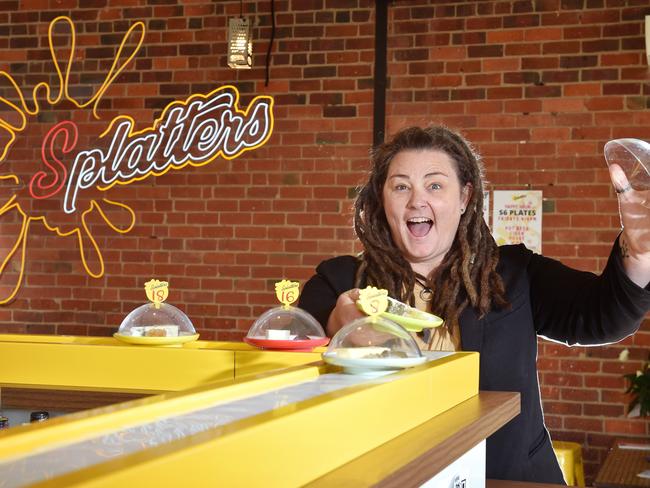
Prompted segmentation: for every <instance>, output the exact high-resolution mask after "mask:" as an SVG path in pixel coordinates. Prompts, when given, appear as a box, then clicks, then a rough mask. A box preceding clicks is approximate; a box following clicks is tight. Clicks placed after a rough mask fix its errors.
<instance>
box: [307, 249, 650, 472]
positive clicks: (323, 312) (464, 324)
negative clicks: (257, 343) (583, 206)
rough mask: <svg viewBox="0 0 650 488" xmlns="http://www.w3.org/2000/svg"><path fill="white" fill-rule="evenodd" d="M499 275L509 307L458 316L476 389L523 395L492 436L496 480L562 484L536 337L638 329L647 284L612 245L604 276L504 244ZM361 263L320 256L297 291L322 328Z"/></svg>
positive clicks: (588, 339)
mask: <svg viewBox="0 0 650 488" xmlns="http://www.w3.org/2000/svg"><path fill="white" fill-rule="evenodd" d="M499 251H500V258H499V264H498V266H497V272H498V273H499V274H500V275H501V277H502V278H503V282H504V284H505V288H506V295H507V298H508V300H509V302H510V304H511V307H510V308H508V309H506V310H498V311H492V312H490V313H488V314H487V315H486V316H485V317H483V318H482V319H479V318H478V314H477V313H476V311H475V310H474V309H472V308H466V309H465V310H464V311H463V312H462V313H461V315H460V317H459V325H460V335H461V347H462V349H463V350H464V351H477V352H480V353H481V357H480V376H479V388H480V389H481V390H487V391H516V392H519V393H520V394H521V414H520V415H518V416H517V417H515V418H514V419H513V420H511V421H510V422H509V423H508V424H506V425H505V426H503V427H502V428H501V429H500V430H499V431H497V432H496V433H494V434H493V435H492V436H490V437H489V438H488V439H487V456H486V457H487V459H486V476H487V477H488V478H491V479H505V480H515V481H536V482H544V483H564V481H563V478H562V473H561V471H560V468H559V466H558V463H557V460H556V458H555V455H554V453H553V450H552V445H551V442H550V437H549V435H548V432H547V430H546V427H545V426H544V418H543V415H542V407H541V400H540V393H539V383H538V379H537V368H536V360H537V335H542V336H544V337H546V338H548V339H551V340H553V341H557V342H562V343H565V344H567V345H602V344H607V343H611V342H616V341H620V340H621V339H624V338H625V337H627V336H629V335H631V334H633V333H634V332H635V331H636V330H637V329H638V328H639V325H640V323H641V320H642V319H643V317H644V315H645V314H646V312H647V311H648V310H650V290H649V287H648V286H646V288H645V289H644V288H641V287H639V286H637V285H636V284H635V283H634V282H632V281H631V280H630V279H629V278H628V277H627V275H626V274H625V271H624V269H623V265H622V262H621V258H620V250H619V247H618V243H615V244H614V247H613V249H612V252H611V254H610V257H609V260H608V262H607V266H606V267H605V269H604V270H603V272H602V274H601V275H595V274H593V273H588V272H584V271H577V270H574V269H572V268H569V267H567V266H565V265H563V264H562V263H560V262H559V261H556V260H553V259H550V258H545V257H543V256H540V255H539V254H534V253H533V252H532V251H530V250H528V249H527V248H526V247H525V246H524V245H522V244H519V245H512V246H502V247H500V248H499ZM358 265H359V261H358V260H357V258H355V257H353V256H341V257H337V258H333V259H329V260H327V261H323V262H322V263H321V264H320V265H318V267H317V268H316V272H317V274H316V275H315V276H313V277H312V278H311V279H310V280H309V281H308V282H307V283H306V284H305V287H304V290H303V291H302V293H301V294H300V301H299V306H300V307H301V308H303V309H304V310H306V311H308V312H309V313H311V314H312V315H313V316H314V317H316V319H317V320H318V321H319V322H320V323H321V324H322V325H323V327H325V326H326V325H327V320H328V318H329V315H330V313H331V311H332V310H333V309H334V306H335V304H336V299H337V297H338V296H339V295H340V294H341V293H343V292H345V291H347V290H349V289H351V288H354V277H355V272H356V270H357V267H358Z"/></svg>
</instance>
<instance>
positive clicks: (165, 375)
mask: <svg viewBox="0 0 650 488" xmlns="http://www.w3.org/2000/svg"><path fill="white" fill-rule="evenodd" d="M25 354H39V355H40V357H41V358H43V360H42V361H39V363H40V367H31V366H30V367H26V368H23V365H25V363H26V361H24V360H21V358H24V357H25V356H24V355H25ZM443 356H444V357H443ZM319 359H320V354H319V353H318V352H314V353H277V352H269V351H260V350H255V349H253V348H251V347H249V346H247V345H245V344H233V343H212V342H205V341H197V342H196V343H193V344H191V346H185V347H180V348H158V347H154V348H150V347H142V346H131V345H122V344H119V343H117V342H116V341H115V342H113V340H112V339H97V338H68V339H60V338H53V337H49V338H48V337H42V336H41V337H35V336H31V337H26V336H19V337H16V336H1V335H0V387H3V386H5V387H6V386H11V387H14V388H16V387H18V388H20V387H40V388H53V387H56V388H69V389H70V390H83V389H86V388H87V389H91V390H101V389H106V390H110V391H140V392H143V391H146V392H149V393H152V392H155V391H166V392H167V393H164V394H159V395H155V396H150V397H147V398H142V399H138V400H133V401H130V402H126V403H121V404H117V405H111V406H106V407H103V408H98V409H93V410H88V411H84V412H78V413H75V414H71V415H66V416H62V417H58V418H55V419H51V420H49V421H47V422H44V423H42V424H31V425H26V426H20V427H15V428H11V429H8V430H5V431H0V480H3V481H0V487H4V486H7V487H9V486H11V487H13V486H32V485H33V486H43V487H46V486H47V487H50V486H51V487H61V486H83V487H91V486H92V487H95V486H96V487H100V486H102V487H116V486H120V487H121V486H143V485H144V486H170V487H171V486H179V485H180V486H192V487H194V486H259V485H264V486H302V485H306V484H314V485H319V486H326V485H327V484H328V483H327V482H326V481H325V480H329V479H331V480H339V481H340V479H341V476H344V477H347V476H349V474H350V473H353V478H355V477H357V475H359V476H361V473H362V472H363V471H367V469H366V468H365V467H364V464H363V463H362V464H359V465H358V466H359V467H358V468H356V467H355V466H357V465H356V464H355V460H359V459H364V458H366V459H373V457H372V456H373V455H374V454H372V455H371V453H379V454H378V455H379V456H380V457H379V458H378V459H386V456H387V454H386V447H385V446H391V445H395V446H399V445H400V439H406V438H409V435H410V436H415V437H414V438H413V440H412V442H415V443H417V442H418V439H425V438H426V439H428V441H427V442H433V440H435V439H438V441H435V442H442V441H443V440H445V439H446V440H447V441H449V439H450V438H451V437H453V435H454V432H456V431H459V429H461V427H462V428H464V429H465V430H466V435H468V434H467V432H475V433H478V434H472V435H474V436H475V437H476V435H478V437H481V436H482V438H484V437H485V436H487V435H490V434H491V433H492V432H493V431H494V430H496V429H497V428H498V426H499V425H501V424H502V423H505V421H507V420H508V419H509V418H512V416H514V415H516V414H517V412H518V403H517V399H516V398H515V397H513V396H510V397H508V398H505V397H503V398H502V397H499V399H498V402H499V404H503V405H506V404H507V413H504V414H503V415H502V416H501V417H502V418H501V420H500V421H499V422H500V423H499V424H498V425H497V424H496V423H495V424H494V426H490V428H489V429H484V430H481V429H478V428H476V427H475V426H474V427H472V428H469V427H468V422H469V420H463V419H466V418H474V421H476V419H480V418H481V417H484V416H486V415H487V414H486V413H485V412H486V411H484V410H481V408H479V407H477V405H479V406H480V405H485V401H483V403H481V400H480V399H481V397H480V396H479V395H478V393H479V392H478V366H479V357H478V354H477V353H469V352H461V353H454V354H449V355H446V356H445V355H444V354H441V355H440V356H439V357H438V358H437V359H433V360H430V361H428V362H427V363H425V364H423V365H421V366H417V367H415V368H410V369H406V370H402V371H399V372H395V373H391V374H388V375H382V376H376V377H359V376H354V375H348V374H343V373H341V372H340V370H338V369H336V368H333V367H330V366H327V365H325V364H323V363H322V362H320V361H319ZM314 361H318V362H314ZM47 364H51V365H52V367H51V368H49V367H47V366H46V365H47ZM17 365H20V367H18V366H17ZM82 366H83V367H82ZM262 370H266V372H264V373H258V374H256V372H259V371H262ZM125 375H126V376H128V377H124V376H125ZM169 376H173V378H170V377H169ZM484 398H485V397H484ZM490 398H494V397H490ZM513 398H514V400H513ZM515 404H516V409H515V407H514V405H515ZM515 410H517V411H515ZM504 411H505V410H504ZM453 412H456V413H455V414H453ZM445 415H447V416H448V417H446V418H448V419H456V420H446V421H444V422H443V423H442V424H441V423H440V422H436V419H441V418H443V417H444V416H445ZM450 415H451V416H450ZM443 424H444V425H443ZM461 424H462V425H461ZM445 425H446V426H447V427H445ZM463 426H464V427H463ZM421 429H424V430H421ZM432 429H433V430H432ZM440 429H442V430H445V429H447V431H446V432H442V431H441V430H440ZM454 429H456V430H454ZM461 430H462V429H461ZM425 431H426V432H428V434H425ZM427 436H428V437H427ZM474 440H475V439H474V438H473V440H472V442H474ZM382 446H384V448H383V450H382ZM388 449H389V450H388V458H389V459H390V458H395V457H397V458H399V456H394V455H392V454H391V451H390V448H388ZM397 449H399V450H400V451H404V449H403V448H399V447H398V448H397ZM446 450H447V451H449V450H450V449H449V448H446ZM425 451H426V449H425ZM79 453H81V454H79ZM84 453H85V454H84ZM423 453H424V454H426V453H425V452H424V451H422V452H421V453H420V454H417V453H416V452H415V451H413V453H412V455H413V456H420V455H422V454H423ZM368 456H370V457H368ZM382 456H383V457H382ZM86 458H87V459H86ZM73 459H74V461H72V460H73ZM406 462H410V461H409V460H404V462H401V461H400V463H401V464H400V465H402V464H404V463H406ZM384 464H385V465H386V469H390V470H391V471H396V470H397V469H398V468H399V466H393V465H391V464H390V463H389V462H385V463H384ZM39 470H40V471H42V472H40V473H39ZM337 473H340V474H337ZM355 473H357V474H355ZM384 475H386V473H384ZM384 475H381V476H384ZM367 476H369V475H366V478H364V479H366V482H367V483H370V482H371V478H372V477H371V478H368V477H367ZM381 476H380V478H381ZM7 480H14V481H13V482H12V483H13V484H11V483H10V482H9V481H7ZM16 480H18V481H16ZM339 481H337V482H336V484H337V485H338V484H339ZM377 481H378V480H377V479H374V481H372V482H377ZM3 482H4V483H5V484H4V485H3ZM366 482H364V483H363V484H365V483H366ZM407 485H408V483H407V484H405V485H404V486H407ZM357 486H358V485H357Z"/></svg>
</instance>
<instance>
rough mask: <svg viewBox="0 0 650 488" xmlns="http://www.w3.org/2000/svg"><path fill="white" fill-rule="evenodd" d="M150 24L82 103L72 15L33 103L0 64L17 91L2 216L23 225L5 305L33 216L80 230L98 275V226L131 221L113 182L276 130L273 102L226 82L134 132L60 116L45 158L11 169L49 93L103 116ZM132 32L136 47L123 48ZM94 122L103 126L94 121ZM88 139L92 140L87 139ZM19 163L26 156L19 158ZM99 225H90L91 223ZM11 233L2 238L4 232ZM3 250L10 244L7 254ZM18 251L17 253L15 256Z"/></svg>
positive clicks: (123, 123)
mask: <svg viewBox="0 0 650 488" xmlns="http://www.w3.org/2000/svg"><path fill="white" fill-rule="evenodd" d="M57 26H62V27H67V28H68V29H69V36H70V39H71V43H70V44H71V45H70V48H69V53H68V55H67V58H64V60H63V62H62V61H61V60H60V59H59V57H58V56H57V49H59V50H60V49H61V48H59V47H57V48H56V49H55V46H54V43H53V33H54V29H55V27H57ZM144 33H145V27H144V23H142V22H136V23H135V24H133V26H131V28H130V29H129V30H128V32H127V33H126V34H125V35H124V37H123V39H122V42H121V44H120V47H119V49H118V51H117V53H116V55H115V58H114V60H113V63H112V66H111V68H110V70H109V72H108V74H107V75H106V78H105V80H104V82H103V83H102V84H101V86H100V88H99V89H98V90H97V91H96V92H95V93H94V94H93V95H92V96H91V97H90V98H89V99H88V100H86V101H85V102H83V103H81V102H79V101H77V99H76V98H74V97H72V96H71V95H70V93H69V91H70V83H69V80H70V74H71V67H72V65H73V62H74V57H73V56H74V52H75V29H74V25H73V23H72V21H71V20H70V19H69V18H68V17H57V18H56V19H54V20H53V21H52V22H51V23H50V26H49V30H48V39H49V47H50V53H51V55H52V60H53V61H54V66H55V69H56V73H57V78H58V87H55V88H54V89H53V88H52V87H50V85H49V84H48V83H45V82H41V83H39V84H38V85H36V86H35V87H34V89H33V90H32V93H31V100H30V102H31V103H30V104H29V105H28V103H27V101H26V97H25V96H24V95H23V93H22V91H21V89H20V88H19V86H18V84H17V83H16V81H15V80H14V78H13V77H12V76H11V75H9V74H7V73H6V72H4V71H0V82H4V83H8V84H9V85H10V88H9V90H10V91H13V92H15V94H16V96H15V97H14V99H13V100H11V99H9V98H8V97H0V169H1V170H4V171H3V172H4V174H0V186H2V185H4V187H5V188H4V190H6V189H9V190H10V191H9V193H10V195H9V196H8V197H7V198H6V199H5V200H4V203H3V200H0V223H2V221H3V220H7V219H8V218H9V217H11V219H9V220H10V221H12V222H15V221H18V222H19V226H18V227H19V232H18V234H17V235H16V236H15V240H14V242H13V243H12V244H11V245H10V246H9V250H8V251H7V253H6V255H5V257H4V258H3V259H2V262H1V264H0V277H1V278H3V280H4V279H5V278H6V277H7V275H8V274H7V273H6V270H7V265H8V263H9V262H10V261H11V259H12V258H13V257H14V256H16V255H17V256H18V257H19V259H20V266H19V267H18V268H19V270H18V274H17V276H16V277H15V282H14V283H11V284H10V286H9V288H8V289H7V287H6V285H5V288H4V290H8V291H7V292H5V291H4V290H3V289H0V304H5V303H7V302H9V301H10V300H11V299H12V298H13V297H14V296H15V295H16V293H17V292H18V289H19V288H20V285H21V283H22V279H23V275H24V268H25V259H26V244H27V237H28V235H29V230H30V227H31V226H32V225H33V224H34V223H35V222H37V221H40V222H41V223H42V224H43V226H44V227H45V228H46V229H47V230H48V231H50V232H55V233H56V234H57V235H58V236H63V237H65V236H75V237H76V238H77V241H78V244H79V253H80V257H81V261H82V263H83V266H84V269H85V270H86V272H87V273H88V274H89V275H90V276H92V277H94V278H99V277H101V276H102V275H103V274H104V261H103V257H102V252H101V250H100V248H99V245H98V244H97V242H96V239H95V238H94V237H93V233H92V228H93V225H97V222H100V223H103V224H104V225H107V226H108V227H109V228H110V229H111V230H113V231H114V232H116V233H118V234H125V233H127V232H129V231H130V230H131V229H133V227H134V225H135V212H134V211H133V210H132V209H131V208H130V207H129V206H128V205H126V204H123V203H119V202H117V201H114V200H110V199H108V198H106V196H105V195H106V193H104V192H106V191H107V190H109V189H110V188H112V187H114V186H115V185H121V186H125V185H130V184H131V183H134V182H137V181H141V180H144V179H145V178H148V177H150V176H156V177H157V176H162V175H164V174H166V173H167V172H169V171H172V170H181V169H183V168H185V167H186V166H188V165H189V166H194V167H198V166H203V165H206V164H208V163H210V162H212V161H214V160H215V159H217V158H223V159H227V160H231V159H235V158H237V157H238V156H240V155H241V154H243V153H244V152H246V151H251V150H254V149H256V148H258V147H260V146H262V145H263V144H265V143H266V142H267V141H268V139H269V138H270V136H271V133H272V131H273V99H272V98H271V97H269V96H257V97H255V98H254V99H253V100H252V101H251V102H250V103H249V105H248V107H247V108H246V109H241V108H240V107H239V92H238V91H237V89H236V88H235V87H234V86H230V85H227V86H222V87H219V88H217V89H215V90H213V91H211V92H210V93H207V94H194V95H191V96H190V97H188V98H187V99H185V100H179V101H174V102H172V103H170V104H168V105H167V107H165V109H164V110H163V111H162V114H161V115H160V117H159V118H158V119H156V120H155V121H154V122H153V124H152V125H151V126H149V127H146V128H144V129H140V130H136V125H137V124H136V121H135V120H134V119H133V118H132V117H130V116H127V115H119V116H117V117H114V118H113V119H112V120H111V121H110V122H109V123H108V126H107V127H106V126H104V127H105V128H104V129H101V130H100V131H99V134H98V135H97V136H96V137H94V138H91V139H90V140H88V139H89V137H90V136H89V135H88V134H87V133H86V132H87V131H86V126H89V124H84V127H83V128H84V131H82V130H80V129H81V127H80V125H81V124H80V123H78V122H77V120H79V119H81V120H83V117H79V118H77V117H74V116H71V117H70V120H62V121H59V122H58V123H55V124H54V125H53V126H52V127H51V128H50V129H49V130H48V131H47V132H46V134H45V136H44V137H42V136H39V137H42V143H41V144H40V148H39V151H38V152H39V156H40V157H38V158H37V159H40V161H39V162H37V163H36V167H33V168H32V170H31V171H30V170H29V168H28V169H27V170H25V169H24V168H22V167H21V169H19V170H18V169H16V170H14V171H12V169H14V168H12V167H11V164H14V166H17V164H16V163H11V164H9V166H10V167H9V168H8V169H9V170H8V171H7V168H6V166H7V165H8V163H9V161H6V160H5V159H6V158H7V156H8V155H9V154H10V153H11V151H12V150H13V149H12V148H16V147H24V146H29V144H19V142H20V139H21V135H22V136H24V137H25V139H26V140H27V135H26V133H27V132H28V129H29V127H30V124H29V122H28V117H34V116H36V115H38V114H39V113H40V112H41V111H42V108H41V103H42V101H43V99H45V101H46V102H47V104H48V105H49V106H50V107H55V106H57V105H61V106H62V107H64V108H72V109H73V111H74V112H75V113H77V112H81V111H82V109H86V110H87V111H88V112H89V116H88V119H89V120H92V121H93V122H94V121H95V120H99V119H100V117H99V116H98V115H97V110H98V106H99V103H100V101H101V99H102V96H103V95H105V93H106V91H107V90H108V89H109V87H110V85H111V83H112V82H113V81H114V80H115V79H116V78H117V76H118V75H119V74H120V73H121V72H122V71H123V70H124V68H125V67H126V65H127V64H128V63H129V62H130V61H131V60H132V59H133V58H134V56H135V55H136V53H137V52H138V50H139V49H140V47H141V45H142V42H143V40H144ZM131 37H134V38H135V47H132V48H131V51H130V52H127V51H128V49H129V48H127V47H126V44H127V41H128V40H129V39H130V38H131ZM93 127H97V124H96V123H95V125H94V126H93ZM83 137H85V138H86V141H85V142H82V138H83ZM21 164H23V162H21ZM91 221H92V222H93V225H91V224H90V222H91ZM3 238H6V236H3ZM2 252H4V251H2ZM17 253H18V254H17Z"/></svg>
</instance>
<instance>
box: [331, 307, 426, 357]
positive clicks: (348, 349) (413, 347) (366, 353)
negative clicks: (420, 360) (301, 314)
mask: <svg viewBox="0 0 650 488" xmlns="http://www.w3.org/2000/svg"><path fill="white" fill-rule="evenodd" d="M327 352H328V353H330V352H335V353H337V355H338V356H339V357H343V356H345V357H354V358H360V357H364V358H370V359H374V358H388V357H393V358H417V357H422V352H420V348H419V347H418V345H417V343H416V342H415V339H414V338H413V337H412V336H411V334H409V333H408V332H407V331H406V330H405V329H404V328H403V327H401V326H399V325H397V324H396V323H395V322H392V321H390V320H387V319H384V318H381V317H375V318H373V317H363V318H360V319H357V320H355V321H354V322H351V323H349V324H348V325H346V326H345V327H343V328H342V329H341V330H339V331H338V332H337V333H336V335H335V336H334V337H333V338H332V340H331V341H330V344H329V346H328V347H327Z"/></svg>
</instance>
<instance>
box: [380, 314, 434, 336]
mask: <svg viewBox="0 0 650 488" xmlns="http://www.w3.org/2000/svg"><path fill="white" fill-rule="evenodd" d="M418 312H420V313H419V314H418V316H420V317H421V318H417V317H409V316H406V315H395V314H393V313H388V312H382V313H381V314H380V315H381V316H382V317H384V318H387V319H388V320H392V321H393V322H396V323H398V324H399V325H401V326H402V327H404V328H405V329H406V330H408V331H409V332H420V331H421V330H422V329H431V328H433V327H439V326H441V325H442V324H443V322H444V320H442V319H441V318H440V317H438V316H437V315H433V314H431V313H427V312H422V311H420V310H418Z"/></svg>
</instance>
